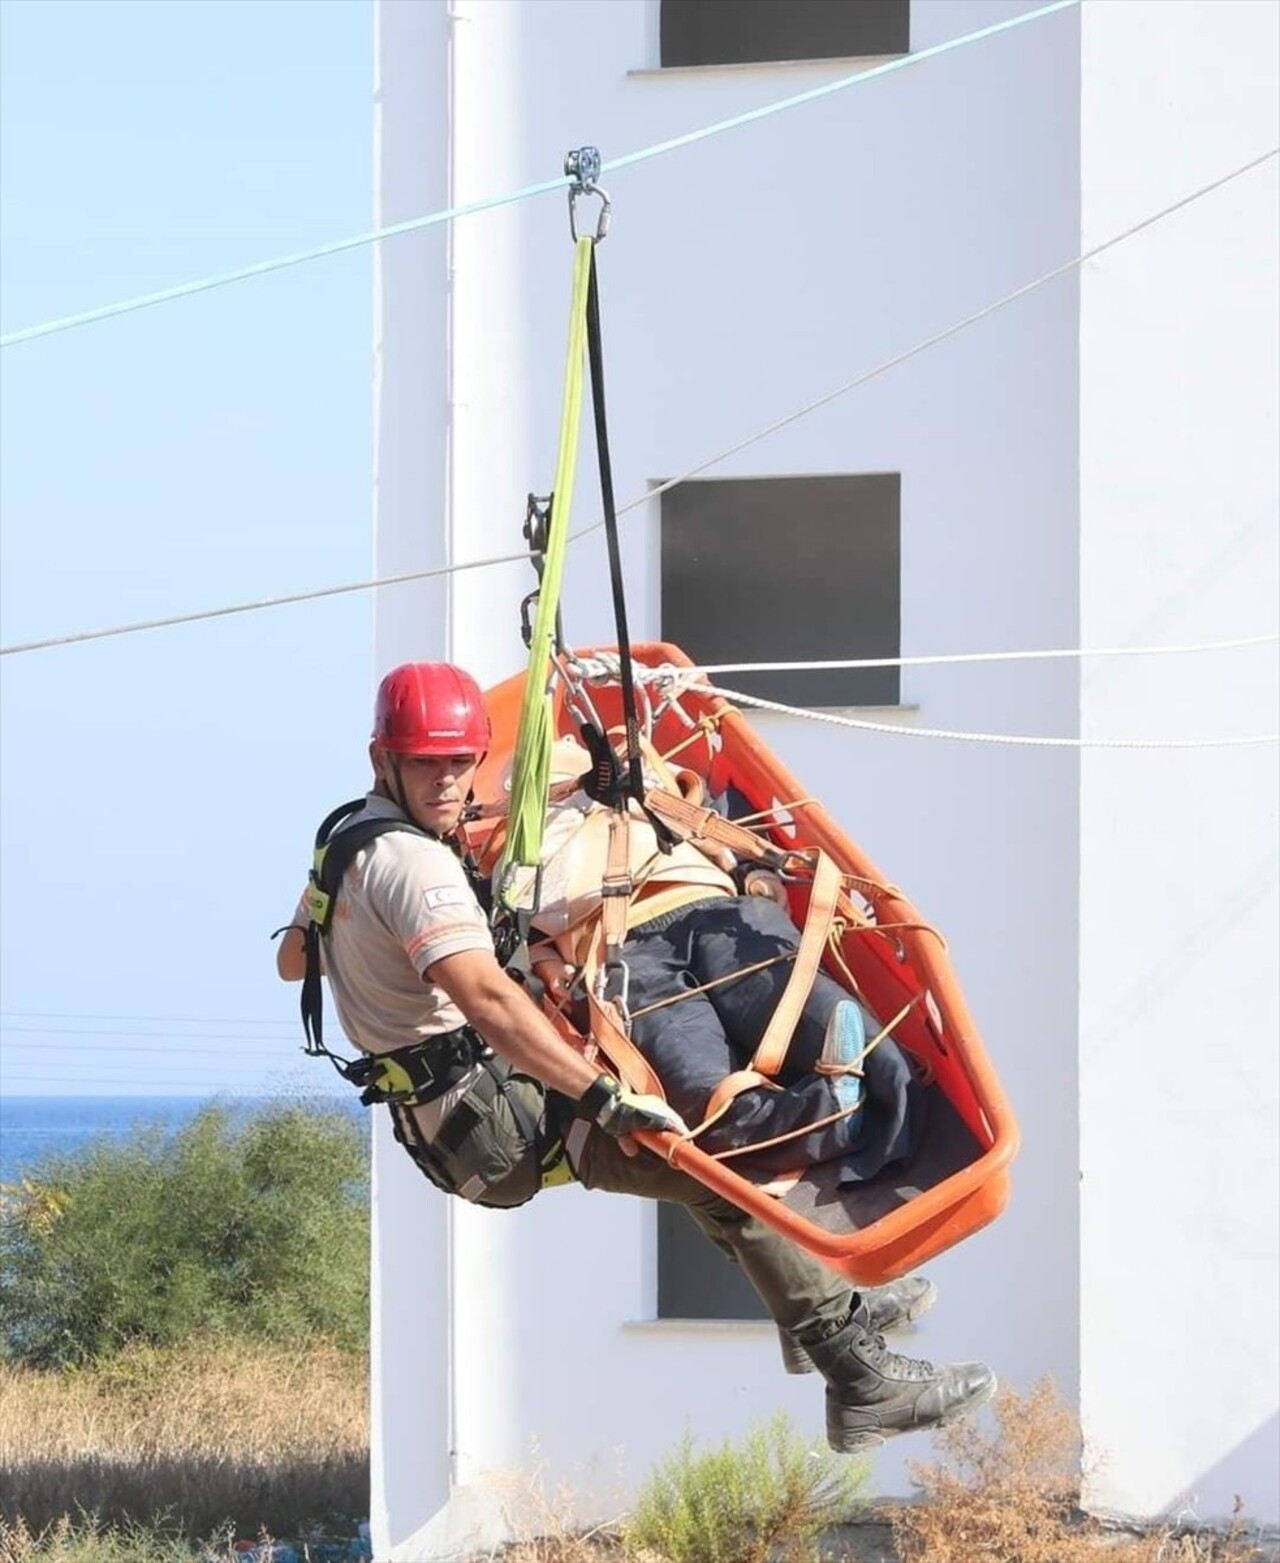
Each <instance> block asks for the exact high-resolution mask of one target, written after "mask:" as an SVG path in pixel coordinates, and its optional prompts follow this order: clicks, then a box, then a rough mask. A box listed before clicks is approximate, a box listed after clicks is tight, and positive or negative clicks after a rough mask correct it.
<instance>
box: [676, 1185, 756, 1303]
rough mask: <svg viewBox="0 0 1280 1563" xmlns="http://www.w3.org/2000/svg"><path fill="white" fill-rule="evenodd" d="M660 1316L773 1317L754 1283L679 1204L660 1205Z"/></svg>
mask: <svg viewBox="0 0 1280 1563" xmlns="http://www.w3.org/2000/svg"><path fill="white" fill-rule="evenodd" d="M658 1317H659V1318H660V1319H767V1318H768V1317H769V1315H768V1313H767V1312H766V1310H765V1306H764V1304H763V1303H762V1302H761V1301H760V1299H759V1298H758V1297H757V1296H756V1294H755V1292H754V1291H753V1290H752V1287H751V1283H750V1282H749V1281H748V1280H747V1278H746V1277H745V1276H744V1275H743V1273H742V1271H741V1270H740V1269H739V1268H738V1266H737V1265H736V1264H734V1262H733V1261H732V1260H731V1259H730V1258H728V1256H727V1255H725V1254H722V1253H721V1252H720V1250H719V1249H718V1248H715V1247H713V1246H712V1245H711V1244H710V1243H709V1242H708V1241H707V1239H706V1238H705V1237H704V1236H703V1234H702V1232H701V1231H700V1230H699V1229H698V1227H697V1226H695V1225H694V1223H693V1221H692V1220H691V1219H690V1217H689V1214H688V1212H687V1211H686V1210H684V1209H682V1207H681V1206H679V1205H671V1204H660V1205H659V1206H658Z"/></svg>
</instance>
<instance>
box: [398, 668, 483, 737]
mask: <svg viewBox="0 0 1280 1563" xmlns="http://www.w3.org/2000/svg"><path fill="white" fill-rule="evenodd" d="M490 735H491V728H490V726H489V713H488V711H487V710H486V709H485V703H484V695H483V694H482V693H481V692H480V686H479V684H477V683H476V681H475V679H474V678H472V676H471V675H470V673H464V672H463V670H462V669H461V668H457V667H454V665H453V664H452V663H451V662H406V663H405V664H404V665H403V667H398V668H393V669H392V670H391V672H390V673H388V674H387V676H386V678H384V679H383V680H382V683H381V684H379V685H378V704H377V708H376V710H375V713H374V718H373V741H374V743H375V744H377V745H378V747H379V748H380V749H387V750H389V751H390V752H391V753H392V754H476V755H483V754H484V753H485V752H486V750H487V749H488V747H489V739H490Z"/></svg>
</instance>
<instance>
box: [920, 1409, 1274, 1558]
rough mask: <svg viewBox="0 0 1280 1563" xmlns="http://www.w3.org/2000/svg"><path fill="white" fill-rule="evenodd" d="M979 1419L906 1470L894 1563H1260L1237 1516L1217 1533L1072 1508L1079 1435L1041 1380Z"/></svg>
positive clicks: (939, 1440)
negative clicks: (1119, 1528)
mask: <svg viewBox="0 0 1280 1563" xmlns="http://www.w3.org/2000/svg"><path fill="white" fill-rule="evenodd" d="M994 1412H995V1428H994V1430H993V1431H992V1430H988V1427H987V1424H986V1423H985V1422H984V1420H982V1419H971V1420H968V1421H964V1422H959V1423H957V1424H956V1425H955V1426H954V1427H951V1428H947V1429H945V1430H944V1431H943V1432H941V1433H939V1434H937V1435H936V1446H937V1448H938V1449H939V1451H940V1454H941V1458H940V1459H939V1460H938V1461H937V1462H936V1463H933V1464H927V1465H926V1464H920V1463H915V1464H913V1465H912V1467H911V1472H912V1476H913V1478H914V1480H915V1481H916V1482H917V1484H918V1485H919V1487H920V1490H921V1499H922V1501H921V1503H919V1504H918V1505H910V1506H904V1507H903V1508H902V1509H901V1510H900V1511H898V1512H897V1513H895V1515H894V1518H893V1532H894V1541H895V1543H896V1546H897V1549H898V1551H899V1552H900V1554H901V1556H902V1560H903V1563H985V1560H991V1563H995V1560H999V1563H1100V1560H1101V1563H1263V1560H1264V1558H1265V1554H1264V1552H1263V1550H1262V1549H1261V1548H1260V1547H1258V1546H1255V1545H1254V1544H1253V1543H1252V1542H1250V1541H1249V1539H1248V1534H1247V1528H1246V1526H1245V1524H1244V1522H1243V1521H1242V1520H1240V1519H1237V1521H1236V1522H1235V1523H1234V1524H1233V1525H1232V1527H1231V1528H1230V1530H1229V1531H1228V1532H1227V1534H1225V1535H1216V1534H1213V1533H1211V1532H1208V1531H1200V1532H1197V1533H1194V1534H1185V1535H1180V1534H1178V1533H1177V1532H1176V1531H1175V1530H1174V1529H1172V1528H1164V1529H1158V1530H1155V1531H1153V1532H1152V1533H1150V1534H1147V1535H1142V1536H1132V1535H1119V1534H1116V1533H1114V1532H1108V1531H1107V1530H1105V1529H1104V1528H1103V1527H1102V1526H1101V1525H1100V1524H1098V1523H1097V1522H1096V1521H1093V1520H1091V1519H1090V1518H1088V1517H1087V1516H1085V1515H1083V1514H1082V1513H1081V1512H1080V1510H1079V1508H1078V1507H1077V1503H1078V1499H1079V1490H1080V1480H1079V1469H1080V1449H1081V1438H1080V1430H1079V1425H1078V1423H1077V1421H1076V1419H1075V1417H1074V1415H1073V1414H1072V1413H1071V1412H1070V1411H1069V1410H1068V1409H1067V1408H1066V1407H1065V1406H1064V1405H1063V1404H1062V1402H1061V1401H1060V1400H1059V1398H1058V1395H1057V1391H1056V1390H1055V1389H1054V1387H1053V1385H1052V1384H1051V1383H1050V1382H1048V1381H1044V1382H1042V1383H1040V1384H1038V1385H1037V1386H1036V1387H1035V1388H1034V1389H1033V1390H1032V1391H1031V1392H1030V1393H1029V1394H1027V1395H1026V1396H1019V1395H1018V1394H1016V1393H1015V1392H1014V1391H1012V1390H1006V1391H1004V1392H1003V1393H1002V1394H1001V1395H999V1396H998V1397H997V1399H996V1401H995V1405H994Z"/></svg>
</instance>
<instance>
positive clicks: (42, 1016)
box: [0, 1009, 297, 1026]
mask: <svg viewBox="0 0 1280 1563" xmlns="http://www.w3.org/2000/svg"><path fill="white" fill-rule="evenodd" d="M6 1015H7V1016H9V1017H11V1018H12V1019H14V1020H114V1021H120V1022H121V1023H123V1024H128V1025H133V1024H155V1025H158V1026H288V1025H297V1021H296V1020H292V1021H289V1020H229V1019H227V1018H226V1017H225V1016H224V1017H222V1018H221V1019H210V1018H209V1017H207V1016H204V1015H86V1014H79V1013H76V1014H71V1013H61V1012H58V1011H53V1010H38V1009H4V1010H0V1021H3V1019H4V1017H5V1016H6Z"/></svg>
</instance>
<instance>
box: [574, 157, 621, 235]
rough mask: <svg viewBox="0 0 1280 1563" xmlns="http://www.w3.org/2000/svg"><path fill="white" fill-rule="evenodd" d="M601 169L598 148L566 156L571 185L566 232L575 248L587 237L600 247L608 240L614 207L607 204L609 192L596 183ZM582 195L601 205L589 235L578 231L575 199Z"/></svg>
mask: <svg viewBox="0 0 1280 1563" xmlns="http://www.w3.org/2000/svg"><path fill="white" fill-rule="evenodd" d="M601 167H602V164H601V160H600V149H599V148H598V147H579V148H578V149H577V150H576V151H574V152H568V153H566V154H565V160H564V171H565V173H566V174H567V175H568V177H569V178H570V179H572V180H573V181H574V182H573V184H571V185H570V186H569V232H570V233H571V234H572V235H573V242H574V243H575V244H576V243H577V242H578V240H579V239H582V238H587V237H590V238H591V242H592V243H593V244H600V243H601V242H602V241H603V240H604V239H605V238H606V237H607V236H608V233H609V220H610V218H611V216H612V215H613V206H612V204H611V203H610V200H609V192H608V191H607V190H602V189H601V188H600V186H599V185H598V184H597V183H596V180H597V179H598V178H599V177H600V170H601ZM584 195H594V196H595V197H596V198H597V199H598V200H599V202H600V211H599V213H598V214H597V216H596V231H595V233H594V234H592V235H587V234H583V233H579V231H578V199H579V197H580V196H584Z"/></svg>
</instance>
